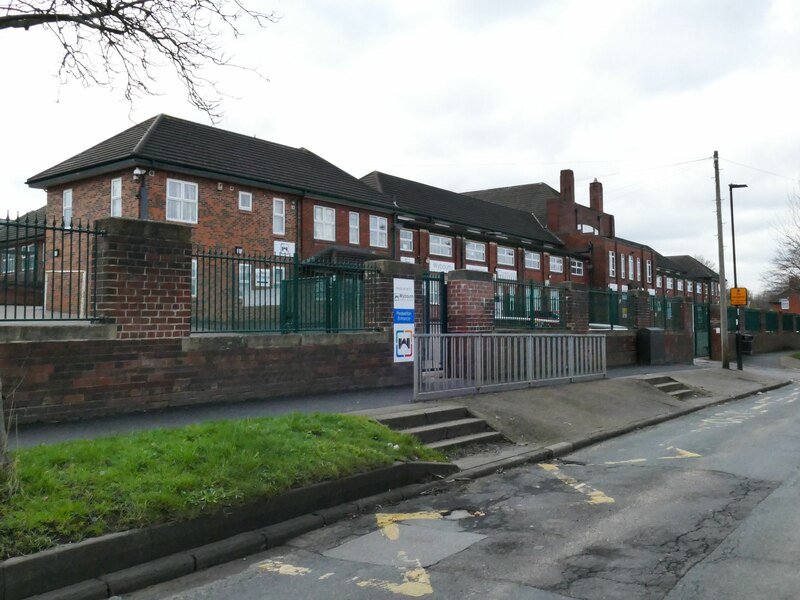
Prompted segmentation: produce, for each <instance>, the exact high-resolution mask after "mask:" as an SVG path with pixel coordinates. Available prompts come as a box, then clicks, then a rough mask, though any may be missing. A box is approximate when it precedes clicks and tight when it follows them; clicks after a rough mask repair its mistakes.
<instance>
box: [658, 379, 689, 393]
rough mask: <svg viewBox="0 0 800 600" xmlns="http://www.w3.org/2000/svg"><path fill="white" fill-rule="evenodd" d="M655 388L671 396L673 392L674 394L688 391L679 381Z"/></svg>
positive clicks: (661, 384) (659, 384) (662, 384)
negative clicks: (677, 391)
mask: <svg viewBox="0 0 800 600" xmlns="http://www.w3.org/2000/svg"><path fill="white" fill-rule="evenodd" d="M653 387H654V388H656V389H658V390H661V391H662V392H665V393H667V394H669V393H671V392H674V391H676V390H685V389H686V386H685V385H683V384H682V383H680V382H679V381H675V380H674V379H673V380H672V381H669V382H667V383H657V384H655V385H654V386H653Z"/></svg>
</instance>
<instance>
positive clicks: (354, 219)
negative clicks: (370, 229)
mask: <svg viewBox="0 0 800 600" xmlns="http://www.w3.org/2000/svg"><path fill="white" fill-rule="evenodd" d="M360 219H361V217H360V215H359V214H358V213H357V212H354V211H350V216H349V221H348V225H349V227H350V232H349V238H348V239H349V241H350V243H351V244H355V245H356V246H357V245H358V244H359V243H361V223H360Z"/></svg>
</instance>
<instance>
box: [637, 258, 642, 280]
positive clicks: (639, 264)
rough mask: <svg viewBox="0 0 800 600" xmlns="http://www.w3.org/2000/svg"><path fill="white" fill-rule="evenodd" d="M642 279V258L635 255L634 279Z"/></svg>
mask: <svg viewBox="0 0 800 600" xmlns="http://www.w3.org/2000/svg"><path fill="white" fill-rule="evenodd" d="M641 280H642V259H641V258H639V257H638V256H637V257H636V281H641Z"/></svg>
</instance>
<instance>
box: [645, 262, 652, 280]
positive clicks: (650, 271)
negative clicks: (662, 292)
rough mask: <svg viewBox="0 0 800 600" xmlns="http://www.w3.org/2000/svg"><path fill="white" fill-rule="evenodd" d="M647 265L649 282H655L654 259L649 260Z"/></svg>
mask: <svg viewBox="0 0 800 600" xmlns="http://www.w3.org/2000/svg"><path fill="white" fill-rule="evenodd" d="M645 267H646V268H647V283H653V261H652V260H648V261H647V264H646V265H645Z"/></svg>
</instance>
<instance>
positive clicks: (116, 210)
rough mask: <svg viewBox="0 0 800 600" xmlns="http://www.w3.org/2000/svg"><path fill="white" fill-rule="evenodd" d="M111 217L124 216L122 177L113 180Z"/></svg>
mask: <svg viewBox="0 0 800 600" xmlns="http://www.w3.org/2000/svg"><path fill="white" fill-rule="evenodd" d="M111 216H112V217H121V216H122V177H117V178H115V179H112V180H111Z"/></svg>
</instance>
